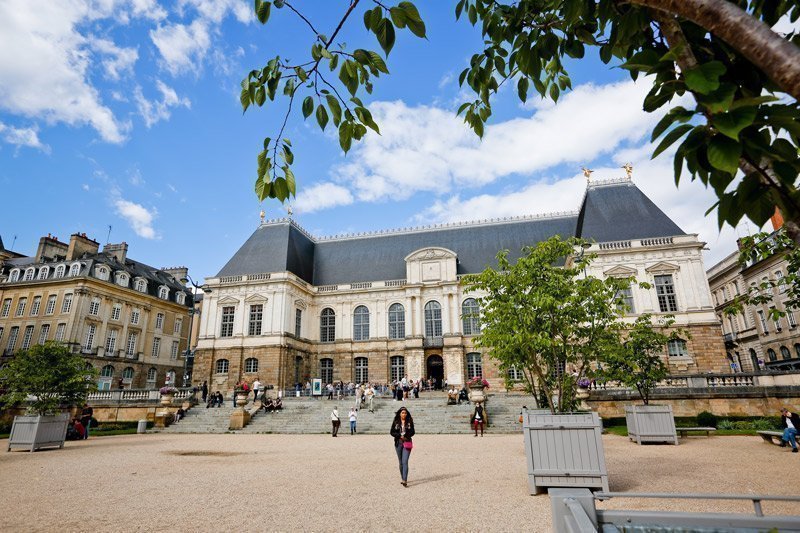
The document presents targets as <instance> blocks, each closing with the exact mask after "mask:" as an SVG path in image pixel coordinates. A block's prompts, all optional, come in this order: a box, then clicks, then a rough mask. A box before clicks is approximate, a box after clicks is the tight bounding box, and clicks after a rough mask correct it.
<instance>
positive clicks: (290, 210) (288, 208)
mask: <svg viewBox="0 0 800 533" xmlns="http://www.w3.org/2000/svg"><path fill="white" fill-rule="evenodd" d="M292 213H294V210H293V209H292V204H287V205H286V214H287V215H289V218H292Z"/></svg>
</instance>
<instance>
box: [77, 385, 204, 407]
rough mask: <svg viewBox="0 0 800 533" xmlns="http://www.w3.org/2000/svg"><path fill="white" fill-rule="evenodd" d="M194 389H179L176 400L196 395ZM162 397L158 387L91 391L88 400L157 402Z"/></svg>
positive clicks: (109, 402)
mask: <svg viewBox="0 0 800 533" xmlns="http://www.w3.org/2000/svg"><path fill="white" fill-rule="evenodd" d="M194 394H195V393H194V391H193V390H192V389H188V388H187V389H178V392H176V393H175V399H176V400H186V399H189V398H191V397H192V396H193V395H194ZM160 399H161V393H159V391H158V389H115V390H101V391H97V392H92V393H90V394H89V395H88V396H87V398H86V401H87V403H90V404H92V405H102V404H125V403H151V402H152V403H157V402H158V401H159V400H160Z"/></svg>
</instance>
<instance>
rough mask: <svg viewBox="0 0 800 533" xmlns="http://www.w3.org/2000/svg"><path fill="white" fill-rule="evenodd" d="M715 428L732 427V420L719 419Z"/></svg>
mask: <svg viewBox="0 0 800 533" xmlns="http://www.w3.org/2000/svg"><path fill="white" fill-rule="evenodd" d="M717 429H733V422H731V421H730V420H728V419H724V420H720V421H719V424H718V425H717Z"/></svg>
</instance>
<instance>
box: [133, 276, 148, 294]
mask: <svg viewBox="0 0 800 533" xmlns="http://www.w3.org/2000/svg"><path fill="white" fill-rule="evenodd" d="M133 288H134V290H137V291H139V292H147V282H146V281H145V280H143V279H142V278H138V279H137V280H136V281H135V282H134V283H133Z"/></svg>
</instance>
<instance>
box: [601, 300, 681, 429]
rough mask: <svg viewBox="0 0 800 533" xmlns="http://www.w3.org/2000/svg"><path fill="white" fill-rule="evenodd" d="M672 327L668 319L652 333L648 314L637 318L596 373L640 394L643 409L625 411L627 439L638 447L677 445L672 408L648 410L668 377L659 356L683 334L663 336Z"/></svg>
mask: <svg viewBox="0 0 800 533" xmlns="http://www.w3.org/2000/svg"><path fill="white" fill-rule="evenodd" d="M674 323H675V319H674V318H673V317H672V316H667V317H665V318H664V319H663V321H661V322H660V323H659V324H658V326H657V327H658V329H654V325H653V319H652V316H651V315H650V314H643V315H641V316H639V317H638V318H637V319H636V321H635V322H634V323H633V324H630V325H627V326H626V327H625V330H624V333H623V334H624V337H625V342H624V343H621V344H618V345H617V346H616V347H615V349H610V350H609V351H608V352H607V353H606V357H605V359H604V362H603V368H602V370H600V371H599V372H598V374H599V375H600V376H602V378H603V379H605V380H607V381H617V382H619V383H621V384H623V385H625V386H627V387H630V388H633V389H636V391H637V392H638V393H639V397H640V398H641V400H642V403H643V404H644V405H631V406H628V407H626V408H625V415H626V416H625V418H626V420H627V424H628V436H629V437H630V438H631V439H632V440H636V441H637V442H638V443H639V444H641V443H642V442H673V443H675V444H677V443H678V437H677V433H676V431H675V419H674V418H673V416H672V407H671V406H669V405H660V406H650V394H651V393H652V392H653V389H655V387H656V385H658V382H659V381H661V380H663V379H664V378H665V377H666V376H667V374H668V370H667V365H665V364H664V359H663V356H662V354H663V352H664V349H665V347H666V345H667V343H668V342H669V341H670V340H672V339H677V338H679V336H680V334H681V333H685V332H683V331H682V330H680V329H678V330H673V331H671V332H670V333H669V334H665V333H663V331H662V328H669V327H671V326H672V325H673V324H674Z"/></svg>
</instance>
